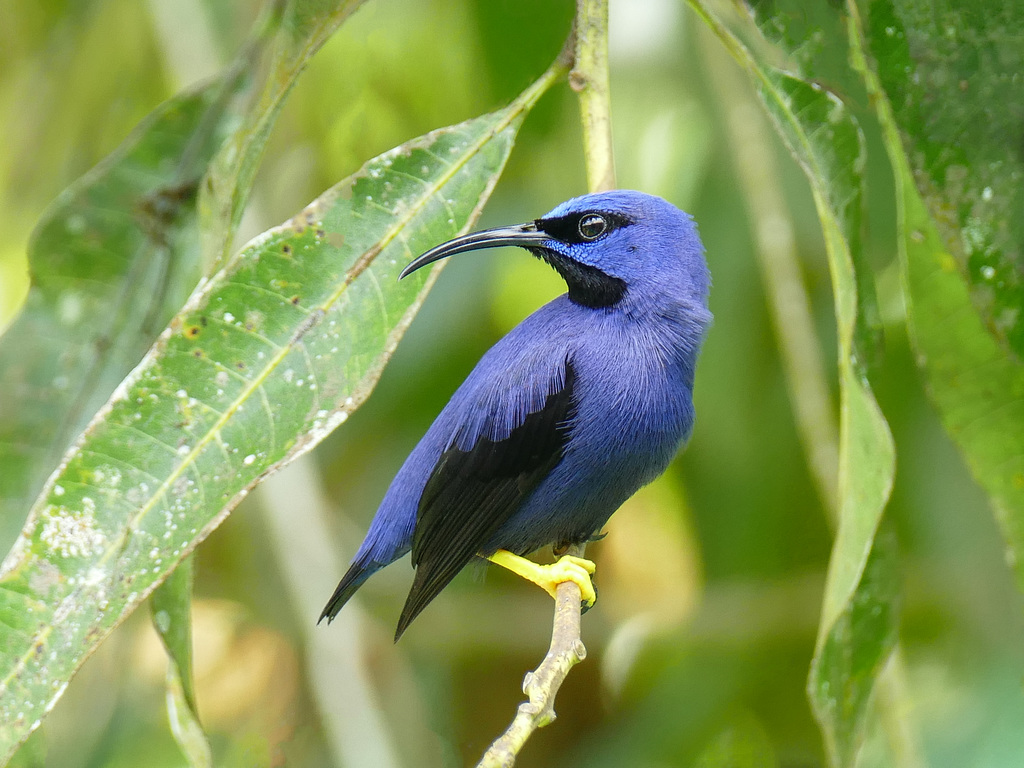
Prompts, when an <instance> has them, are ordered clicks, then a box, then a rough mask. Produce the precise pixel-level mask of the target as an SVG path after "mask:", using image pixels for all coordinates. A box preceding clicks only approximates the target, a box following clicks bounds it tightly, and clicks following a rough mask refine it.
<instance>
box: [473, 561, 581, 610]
mask: <svg viewBox="0 0 1024 768" xmlns="http://www.w3.org/2000/svg"><path fill="white" fill-rule="evenodd" d="M487 559H488V560H490V561H491V562H492V563H495V564H496V565H500V566H502V567H503V568H508V569H509V570H510V571H512V573H515V574H518V575H519V576H522V577H523V578H524V579H526V580H527V581H532V582H533V583H534V584H536V585H537V586H539V587H542V588H543V589H544V590H545V591H546V592H547V593H548V594H549V595H551V596H552V597H554V596H555V590H556V589H557V588H558V585H559V584H561V583H563V582H566V581H572V582H575V583H576V585H577V586H578V587H579V588H580V592H581V593H582V594H583V604H584V605H585V606H586V607H587V608H590V607H591V606H593V604H594V602H595V601H596V600H597V593H596V592H595V591H594V584H593V582H592V581H591V580H590V575H591V574H592V573H593V572H594V571H596V570H597V566H596V565H594V563H593V562H591V561H590V560H585V559H584V558H582V557H573V556H572V555H564V556H563V557H562V558H560V559H559V560H558V561H557V562H554V563H551V565H538V564H537V563H535V562H533V561H532V560H527V559H526V558H525V557H520V556H519V555H513V554H512V553H511V552H509V551H507V550H504V549H499V550H498V551H497V552H495V553H494V554H493V555H491V556H490V557H488V558H487Z"/></svg>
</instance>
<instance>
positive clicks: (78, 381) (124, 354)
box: [0, 71, 240, 541]
mask: <svg viewBox="0 0 1024 768" xmlns="http://www.w3.org/2000/svg"><path fill="white" fill-rule="evenodd" d="M239 87H240V83H239V78H238V73H237V71H231V72H226V73H225V75H224V76H223V77H221V78H218V79H217V80H215V81H213V82H211V83H209V84H208V85H206V86H204V87H202V88H200V89H198V90H196V91H193V92H191V93H186V94H183V95H181V96H177V97H175V98H173V99H171V100H170V101H167V102H165V103H164V104H163V105H161V106H160V107H159V108H157V109H156V110H155V111H154V112H153V113H152V114H151V115H150V116H149V117H148V118H147V119H146V120H145V121H143V123H142V124H140V125H139V127H138V128H137V129H136V130H135V131H134V132H133V133H132V135H131V136H129V137H128V138H127V139H126V140H125V142H124V143H123V144H122V145H121V146H120V147H118V149H117V150H115V151H114V153H113V154H111V155H110V156H109V157H107V158H106V159H105V160H104V161H103V162H101V163H100V164H99V165H98V166H96V168H94V169H93V170H92V171H90V172H89V173H88V174H86V175H85V176H83V177H82V178H81V179H80V180H79V181H77V182H76V183H75V184H73V185H72V186H70V187H69V188H68V189H66V190H65V191H64V192H62V193H61V195H60V197H58V198H57V200H56V201H55V202H54V203H53V204H52V205H51V206H50V208H49V209H48V210H47V212H46V213H45V214H44V215H43V218H42V219H41V221H40V222H39V224H38V226H37V227H36V230H35V233H34V235H33V238H32V242H31V244H30V246H29V261H30V267H31V271H32V287H31V289H30V291H29V295H28V299H27V303H26V305H25V307H24V309H23V310H22V312H21V315H20V316H19V317H18V318H17V320H16V321H15V322H14V323H13V324H12V325H11V326H10V327H9V328H8V330H7V332H6V334H5V335H4V336H3V337H2V338H0V413H2V414H3V419H2V420H0V465H2V466H3V467H4V471H3V472H0V520H4V521H10V522H9V523H7V525H8V526H10V527H8V528H7V529H6V533H7V535H6V536H5V535H3V532H0V539H2V540H3V541H11V540H12V539H13V538H14V534H15V532H16V531H17V528H18V526H19V525H20V523H21V522H22V521H23V520H24V518H25V515H26V514H27V512H28V507H29V504H30V502H31V501H32V499H34V498H35V496H36V494H38V493H39V490H40V488H41V487H42V484H43V481H44V480H45V478H46V476H47V475H48V474H49V473H50V472H52V471H53V469H54V467H55V466H56V465H57V462H58V460H59V459H60V456H61V455H62V454H63V453H64V451H65V450H66V449H67V447H68V444H69V443H70V442H71V440H72V439H74V437H75V436H76V435H77V434H78V433H79V432H80V431H81V429H82V428H83V427H84V426H85V424H86V422H87V421H88V419H89V417H91V416H92V414H93V413H95V412H96V410H97V409H98V408H99V407H100V406H101V405H102V404H103V403H104V402H105V401H106V400H107V398H108V397H110V393H111V392H113V391H114V388H115V387H116V386H117V384H118V382H120V381H121V380H122V379H123V378H124V377H125V375H126V374H127V373H128V371H130V370H131V369H132V367H134V366H135V365H136V364H137V363H138V361H139V360H140V359H141V357H142V356H143V354H145V352H146V350H147V349H148V348H149V346H150V345H151V344H152V343H153V340H154V339H155V338H156V336H157V334H159V332H160V330H161V329H162V328H163V327H164V326H165V325H166V324H167V321H168V320H169V319H170V318H171V316H172V315H173V314H174V312H175V311H177V310H178V309H179V308H180V307H181V305H182V303H183V302H184V300H185V298H186V297H187V296H188V294H189V292H190V291H191V290H192V289H193V288H194V287H195V285H196V283H197V282H198V280H199V276H200V259H199V234H198V229H197V225H196V216H195V195H196V190H197V187H198V184H199V180H200V178H201V177H202V175H203V173H204V172H205V170H206V165H207V163H209V161H210V159H211V158H212V157H213V155H214V153H215V152H216V150H217V147H218V146H219V145H220V144H221V143H222V142H223V140H224V138H225V136H226V135H227V132H228V130H229V125H228V123H229V121H230V120H231V119H232V118H231V114H230V111H229V110H228V109H227V106H228V104H229V102H230V100H231V98H232V97H233V96H234V95H235V93H236V91H237V89H238V88H239Z"/></svg>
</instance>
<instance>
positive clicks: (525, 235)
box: [398, 221, 551, 280]
mask: <svg viewBox="0 0 1024 768" xmlns="http://www.w3.org/2000/svg"><path fill="white" fill-rule="evenodd" d="M550 240H551V236H550V235H548V234H545V233H544V232H541V231H540V230H538V229H537V225H536V224H534V223H533V222H532V221H531V222H530V223H528V224H517V225H516V226H512V227H495V228H494V229H483V230H480V231H479V232H470V233H469V234H468V235H463V236H462V237H456V238H455V239H454V240H449V241H448V242H447V243H441V245H438V246H435V247H434V248H431V249H430V250H429V251H427V252H426V253H424V254H423V255H422V256H419V257H418V258H416V259H413V260H412V261H411V262H410V263H409V265H408V266H407V267H406V268H405V269H403V270H402V274H400V275H399V276H398V279H399V280H401V279H402V278H403V277H406V276H408V275H411V274H412V273H413V272H415V271H416V270H417V269H419V268H420V267H425V266H427V264H433V263H434V262H435V261H440V260H441V259H444V258H446V257H448V256H454V255H455V254H456V253H465V252H466V251H476V250H479V249H481V248H498V247H499V246H502V245H518V246H519V247H521V248H530V247H537V246H539V245H541V244H542V243H545V242H548V241H550Z"/></svg>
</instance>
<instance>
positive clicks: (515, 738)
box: [477, 545, 587, 768]
mask: <svg viewBox="0 0 1024 768" xmlns="http://www.w3.org/2000/svg"><path fill="white" fill-rule="evenodd" d="M584 549H585V547H583V546H582V545H575V546H572V547H570V548H569V550H568V552H567V553H566V554H569V555H575V556H576V557H583V552H584ZM582 599H583V598H582V595H581V594H580V588H579V586H577V585H576V584H575V583H574V582H571V581H567V582H563V583H561V584H559V585H558V589H557V591H556V597H555V619H554V625H553V627H552V630H551V646H550V647H549V648H548V653H547V655H546V656H545V657H544V660H543V661H542V662H541V663H540V666H539V667H537V668H536V669H535V670H533V672H527V673H526V677H525V678H524V679H523V693H525V694H526V695H527V696H528V697H529V700H528V701H524V702H523V703H522V704H520V705H519V709H518V710H517V711H516V716H515V719H514V720H513V721H512V724H511V725H510V726H509V727H508V728H507V729H506V730H505V732H504V733H503V734H502V735H501V736H500V737H499V738H498V739H497V740H496V741H495V742H494V743H493V744H491V747H490V749H488V750H487V752H486V753H485V754H484V756H483V757H482V758H481V759H480V762H479V763H478V764H477V768H511V766H513V765H514V764H515V761H516V756H517V755H518V754H519V751H520V750H521V749H522V748H523V746H524V745H525V744H526V740H527V739H529V738H530V736H532V735H533V733H534V731H536V730H537V729H538V728H543V727H544V726H545V725H547V724H548V723H550V722H552V721H553V720H554V719H555V696H556V695H557V694H558V689H559V688H560V687H561V685H562V682H563V681H564V680H565V678H566V676H567V675H568V674H569V670H570V669H572V668H573V667H574V666H576V665H577V664H578V663H579V662H581V661H583V659H585V658H586V657H587V649H586V647H585V646H584V645H583V640H581V639H580V616H581V610H580V605H581V602H582Z"/></svg>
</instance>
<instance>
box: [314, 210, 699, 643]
mask: <svg viewBox="0 0 1024 768" xmlns="http://www.w3.org/2000/svg"><path fill="white" fill-rule="evenodd" d="M499 245H519V246H522V247H525V248H527V249H529V250H530V251H531V252H532V253H534V254H535V255H536V256H538V257H539V258H542V259H543V260H545V261H547V262H548V263H549V264H550V265H551V266H552V267H554V268H555V269H556V270H557V271H558V272H559V273H560V274H561V275H562V277H563V278H564V279H565V280H566V283H567V285H568V288H569V291H568V293H567V294H565V295H562V296H560V297H558V298H557V299H555V300H554V301H552V302H550V303H548V304H546V305H545V306H543V307H541V308H540V309H539V310H537V311H536V312H534V313H533V314H532V315H530V316H529V317H528V318H526V320H524V321H523V322H522V323H520V324H519V325H518V326H517V327H516V328H514V329H513V330H512V331H511V332H510V333H509V334H508V335H507V336H505V338H503V339H502V340H501V341H499V342H498V343H497V344H496V345H495V346H494V347H493V348H492V349H491V350H490V351H488V352H487V354H486V355H484V357H483V358H482V359H481V360H480V362H479V363H478V364H477V366H476V368H475V369H474V370H473V371H472V373H470V375H469V376H468V377H467V379H466V380H465V382H463V384H462V385H461V386H460V387H459V388H458V390H457V391H456V392H455V394H454V395H453V396H452V398H451V400H450V401H449V403H448V405H447V406H445V408H444V410H442V411H441V413H440V415H439V416H438V417H437V419H436V421H435V422H434V424H433V425H432V426H431V427H430V429H429V430H428V431H427V433H426V435H424V437H423V439H422V440H421V441H420V443H419V444H418V445H417V446H416V448H415V449H414V450H413V451H412V453H411V454H410V455H409V458H408V459H407V460H406V462H405V464H404V465H403V466H402V468H401V470H400V471H399V472H398V474H397V475H396V477H395V479H394V480H393V481H392V483H391V486H390V488H389V489H388V492H387V494H386V495H385V497H384V500H383V502H382V503H381V506H380V508H379V509H378V511H377V515H376V516H375V517H374V520H373V522H372V523H371V525H370V530H369V532H368V533H367V535H366V539H365V540H364V541H363V544H362V546H361V547H360V548H359V551H358V552H357V553H356V556H355V558H354V559H353V562H352V565H351V567H350V568H349V571H348V572H347V573H346V574H345V576H344V578H343V579H342V581H341V583H340V584H339V585H338V588H337V590H336V591H335V593H334V596H333V597H332V598H331V601H330V602H329V603H328V605H327V607H326V608H325V609H324V613H323V615H322V616H321V619H322V618H324V617H326V618H328V619H331V618H333V617H334V616H335V615H336V614H337V612H338V611H339V610H340V609H341V607H342V606H343V605H344V604H345V602H346V601H347V600H348V599H349V598H350V597H351V596H352V594H353V593H354V592H355V591H356V589H358V587H359V586H360V585H361V584H362V583H363V582H364V581H365V580H366V579H367V578H368V577H369V576H370V575H371V574H373V573H374V572H375V571H377V570H379V569H380V568H382V567H383V566H385V565H387V564H389V563H391V562H393V561H394V560H396V559H398V558H399V557H401V556H403V555H404V554H406V553H407V552H409V551H410V550H411V551H412V553H413V563H414V565H415V566H416V576H415V579H414V583H413V587H412V590H411V592H410V595H409V600H408V601H407V603H406V607H405V610H404V611H403V614H402V618H401V620H400V622H399V627H398V633H397V634H398V635H401V633H402V632H403V631H404V630H405V628H406V627H407V626H408V624H409V622H411V621H412V619H413V618H415V616H416V615H417V614H418V613H419V611H421V610H422V609H423V607H425V606H426V604H427V603H428V602H429V601H430V600H431V599H433V597H435V596H436V595H437V593H438V592H440V590H441V589H443V587H444V586H445V585H446V584H447V583H448V582H449V581H450V580H451V579H452V578H453V577H454V576H455V574H456V573H458V571H459V570H461V569H462V567H464V566H465V564H466V563H468V562H469V560H471V559H472V558H473V557H474V556H475V555H476V554H478V553H480V554H484V555H490V554H493V553H494V552H495V551H496V550H498V549H507V550H510V551H511V552H514V553H516V554H526V553H528V552H531V551H533V550H535V549H538V548H540V547H543V546H545V545H548V544H555V545H563V544H569V543H576V542H582V541H586V540H587V539H589V538H591V537H592V536H593V535H594V534H596V533H597V532H598V531H599V530H600V528H601V526H603V525H604V523H605V522H606V521H607V519H608V518H609V517H610V516H611V514H612V513H613V512H614V511H615V510H616V509H617V508H618V507H619V506H620V505H621V504H622V503H623V502H624V501H625V500H626V499H627V498H629V497H630V496H631V495H632V494H633V493H634V492H635V491H636V490H637V489H638V488H640V487H641V486H643V485H645V484H646V483H649V482H650V481H651V480H653V479H654V478H655V477H657V476H658V475H659V474H661V473H662V472H663V471H664V470H665V468H666V467H667V466H668V463H669V461H671V459H672V457H673V456H674V455H675V453H676V451H677V450H678V449H679V447H680V446H681V445H682V444H683V443H684V442H685V441H686V439H687V438H688V437H689V435H690V432H691V430H692V427H693V419H694V412H693V403H692V397H691V396H692V391H693V380H694V370H695V366H696V363H697V356H698V353H699V351H700V346H701V342H702V340H703V336H704V332H705V330H706V328H707V326H708V324H709V323H710V321H711V314H710V312H709V311H708V309H707V297H708V290H709V287H710V277H709V275H708V271H707V265H706V263H705V260H704V253H703V247H702V245H701V242H700V239H699V237H698V235H697V231H696V227H695V225H694V224H693V222H692V220H691V219H690V217H689V216H687V215H686V214H685V213H683V212H682V211H680V210H679V209H678V208H676V207H675V206H673V205H671V204H670V203H668V202H666V201H665V200H662V199H661V198H658V197H654V196H651V195H646V194H643V193H640V192H633V191H628V190H617V191H612V192H604V193H598V194H592V195H586V196H584V197H579V198H574V199H572V200H569V201H567V202H565V203H563V204H562V205H560V206H558V207H557V208H555V209H554V210H553V211H551V212H550V213H549V214H547V215H546V216H544V217H543V218H541V219H537V220H536V221H535V222H531V223H529V224H524V225H520V226H518V227H503V228H498V229H492V230H485V231H483V232H477V233H474V234H470V235H466V236H464V237H461V238H457V239H455V240H453V241H451V242H449V243H445V244H443V245H440V246H438V247H437V248H434V249H432V250H431V251H428V252H427V253H426V254H424V255H423V256H421V257H420V258H418V259H416V260H415V261H414V262H413V263H412V264H410V265H409V267H407V268H406V271H405V272H404V273H403V275H404V274H408V273H409V272H411V271H412V270H414V269H418V268H419V267H421V266H424V265H426V264H429V263H431V262H433V261H436V260H438V259H440V258H444V257H446V256H449V255H452V254H454V253H460V252H464V251H468V250H475V249H478V248H488V247H495V246H499ZM396 637H397V635H396Z"/></svg>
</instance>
